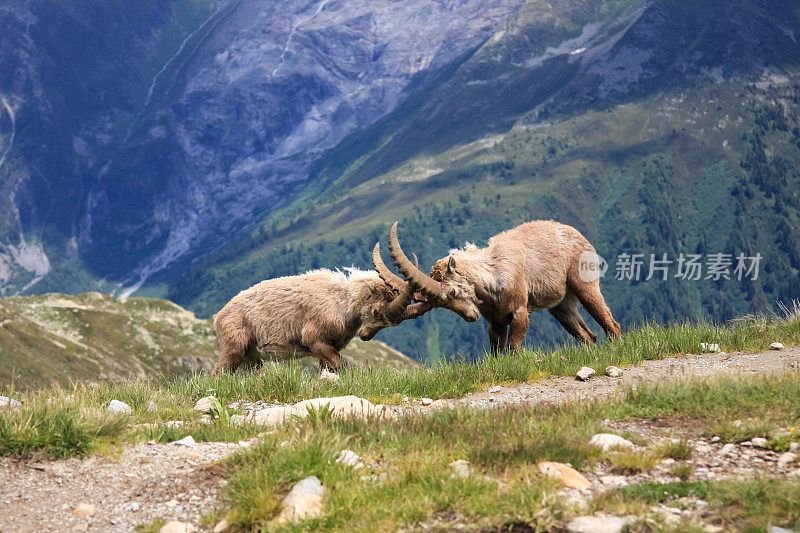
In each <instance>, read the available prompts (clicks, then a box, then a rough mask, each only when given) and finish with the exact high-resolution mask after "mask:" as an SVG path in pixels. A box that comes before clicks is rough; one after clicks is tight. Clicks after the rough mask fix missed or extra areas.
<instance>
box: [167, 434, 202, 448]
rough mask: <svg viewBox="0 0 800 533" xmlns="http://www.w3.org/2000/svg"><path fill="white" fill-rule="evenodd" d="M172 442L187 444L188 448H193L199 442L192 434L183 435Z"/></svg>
mask: <svg viewBox="0 0 800 533" xmlns="http://www.w3.org/2000/svg"><path fill="white" fill-rule="evenodd" d="M172 444H175V445H177V446H186V447H187V448H191V447H192V446H194V445H195V444H197V443H196V442H195V441H194V437H192V436H191V435H187V436H185V437H183V438H182V439H180V440H176V441H172Z"/></svg>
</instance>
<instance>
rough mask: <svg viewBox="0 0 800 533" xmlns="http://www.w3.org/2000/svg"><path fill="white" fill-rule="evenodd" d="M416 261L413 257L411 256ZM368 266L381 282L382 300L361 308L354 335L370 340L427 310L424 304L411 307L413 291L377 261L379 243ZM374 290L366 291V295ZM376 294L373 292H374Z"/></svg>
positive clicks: (407, 284) (379, 260)
mask: <svg viewBox="0 0 800 533" xmlns="http://www.w3.org/2000/svg"><path fill="white" fill-rule="evenodd" d="M414 259H415V260H416V257H414ZM372 264H373V265H375V270H376V271H377V272H378V275H379V276H380V277H381V279H382V280H383V282H384V286H383V287H381V288H380V292H381V293H382V297H381V298H379V301H378V302H377V303H373V304H372V305H369V306H365V309H364V314H363V315H362V317H361V328H360V329H359V331H358V336H359V338H361V340H365V341H368V340H372V338H373V337H375V335H376V334H377V333H378V332H379V331H380V330H382V329H383V328H388V327H392V326H396V325H398V324H400V323H401V322H403V321H404V320H409V319H411V318H417V317H419V316H422V315H423V314H424V313H426V312H428V311H429V310H430V309H431V306H430V305H428V304H427V303H426V302H419V303H415V304H412V303H411V300H412V298H413V297H414V289H413V287H412V286H411V284H409V283H406V282H405V281H403V279H402V278H400V277H399V276H396V275H395V274H393V273H392V271H391V270H389V268H388V267H387V266H386V264H384V262H383V259H382V258H381V252H380V243H376V244H375V248H374V249H373V250H372ZM373 291H374V289H372V288H370V292H373ZM375 292H377V291H375Z"/></svg>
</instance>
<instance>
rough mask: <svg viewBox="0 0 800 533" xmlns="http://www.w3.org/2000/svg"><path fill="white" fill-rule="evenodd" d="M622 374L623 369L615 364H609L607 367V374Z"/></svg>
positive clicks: (610, 375)
mask: <svg viewBox="0 0 800 533" xmlns="http://www.w3.org/2000/svg"><path fill="white" fill-rule="evenodd" d="M621 375H622V370H620V369H619V368H617V367H615V366H607V367H606V376H608V377H610V378H618V377H620V376H621Z"/></svg>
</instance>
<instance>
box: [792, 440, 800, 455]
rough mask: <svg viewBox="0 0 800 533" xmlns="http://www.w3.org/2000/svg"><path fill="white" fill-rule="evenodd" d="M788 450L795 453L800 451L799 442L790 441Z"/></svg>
mask: <svg viewBox="0 0 800 533" xmlns="http://www.w3.org/2000/svg"><path fill="white" fill-rule="evenodd" d="M789 451H790V452H795V453H797V452H800V442H790V443H789Z"/></svg>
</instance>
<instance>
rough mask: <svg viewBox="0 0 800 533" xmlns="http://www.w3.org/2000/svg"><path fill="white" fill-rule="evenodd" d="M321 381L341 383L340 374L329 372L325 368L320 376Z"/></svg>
mask: <svg viewBox="0 0 800 533" xmlns="http://www.w3.org/2000/svg"><path fill="white" fill-rule="evenodd" d="M319 379H320V380H322V381H339V379H341V378H339V374H335V373H333V372H329V371H328V370H325V369H324V368H323V369H322V372H320V374H319Z"/></svg>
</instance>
